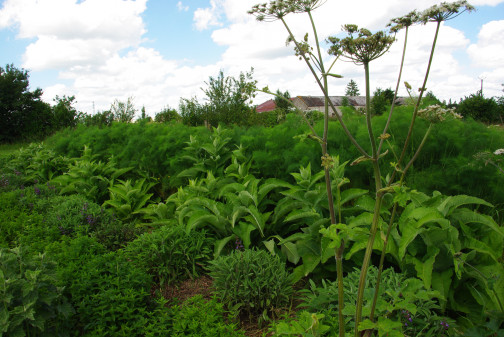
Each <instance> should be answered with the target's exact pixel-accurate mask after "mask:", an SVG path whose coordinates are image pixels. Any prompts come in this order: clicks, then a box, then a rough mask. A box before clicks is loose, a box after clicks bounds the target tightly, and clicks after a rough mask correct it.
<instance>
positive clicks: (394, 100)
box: [378, 27, 409, 155]
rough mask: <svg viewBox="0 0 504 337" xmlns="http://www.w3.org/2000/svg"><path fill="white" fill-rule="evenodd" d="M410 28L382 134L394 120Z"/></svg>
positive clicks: (379, 148) (405, 37) (406, 32)
mask: <svg viewBox="0 0 504 337" xmlns="http://www.w3.org/2000/svg"><path fill="white" fill-rule="evenodd" d="M408 28H409V27H406V31H405V34H404V45H403V52H402V57H401V66H400V67H399V75H398V76H397V83H396V88H395V91H394V99H393V100H392V104H391V106H390V112H389V115H388V118H387V123H386V124H385V127H384V128H383V132H382V134H385V133H387V130H388V128H389V126H390V121H391V120H392V113H393V112H394V107H395V102H396V99H397V93H398V92H399V86H400V85H401V77H402V71H403V68H404V60H405V58H406V45H407V44H408ZM384 140H385V139H383V138H382V139H381V140H380V145H378V155H380V152H381V148H382V145H383V141H384Z"/></svg>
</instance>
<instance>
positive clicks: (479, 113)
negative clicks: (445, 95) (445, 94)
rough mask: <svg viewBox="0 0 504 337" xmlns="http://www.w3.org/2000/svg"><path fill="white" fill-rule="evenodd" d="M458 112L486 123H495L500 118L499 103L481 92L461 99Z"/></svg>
mask: <svg viewBox="0 0 504 337" xmlns="http://www.w3.org/2000/svg"><path fill="white" fill-rule="evenodd" d="M457 113H459V114H461V115H462V116H464V117H471V118H474V119H475V120H479V121H481V122H484V123H493V122H497V121H499V120H500V118H499V117H500V108H499V104H498V103H497V102H496V101H495V99H493V98H485V97H484V96H483V95H481V94H480V93H479V92H478V93H476V94H472V95H470V96H469V97H465V98H464V99H463V100H460V103H459V105H458V107H457Z"/></svg>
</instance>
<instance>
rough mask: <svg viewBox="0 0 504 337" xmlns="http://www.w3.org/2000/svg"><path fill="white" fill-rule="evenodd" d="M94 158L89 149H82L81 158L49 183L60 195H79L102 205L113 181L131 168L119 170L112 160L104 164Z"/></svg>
mask: <svg viewBox="0 0 504 337" xmlns="http://www.w3.org/2000/svg"><path fill="white" fill-rule="evenodd" d="M95 157H96V156H95V155H93V154H92V153H91V149H90V148H89V147H84V152H83V154H82V157H80V158H77V159H75V160H74V162H73V163H72V164H71V165H69V167H68V171H67V172H65V173H64V174H63V175H61V176H58V177H56V178H54V179H53V180H52V181H51V182H52V183H54V184H56V185H57V186H59V187H60V188H61V191H60V192H61V194H72V193H79V194H82V195H83V196H85V197H86V198H87V199H88V200H91V201H94V202H97V203H103V202H104V201H105V200H106V198H107V195H108V192H109V190H108V189H109V187H113V185H114V181H115V179H117V178H118V177H120V176H121V175H123V174H124V173H126V172H128V171H130V170H131V168H121V169H119V168H117V167H116V164H115V162H114V160H113V159H111V160H109V161H108V162H106V163H104V162H101V161H96V160H95Z"/></svg>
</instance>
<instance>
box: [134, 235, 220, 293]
mask: <svg viewBox="0 0 504 337" xmlns="http://www.w3.org/2000/svg"><path fill="white" fill-rule="evenodd" d="M211 243H212V240H210V239H209V238H207V237H206V233H205V232H204V231H192V232H191V233H190V234H189V233H186V231H185V230H184V227H183V226H164V227H161V228H160V229H158V230H156V231H153V232H152V233H145V234H142V235H141V236H140V237H138V239H136V240H134V241H133V242H130V243H129V244H128V246H127V247H126V249H125V252H126V255H127V256H128V258H129V259H131V260H132V261H133V262H134V263H135V264H136V265H137V266H138V267H139V268H142V269H144V270H146V271H147V272H148V273H149V274H151V275H152V276H153V277H154V280H155V281H156V282H158V283H159V284H160V285H164V284H172V283H175V282H178V281H182V280H184V279H187V278H193V277H194V276H198V275H199V274H200V273H201V272H202V270H203V268H204V266H205V265H206V263H207V262H208V260H209V259H210V254H211V249H210V244H211Z"/></svg>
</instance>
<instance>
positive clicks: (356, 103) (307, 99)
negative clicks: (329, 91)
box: [256, 96, 404, 116]
mask: <svg viewBox="0 0 504 337" xmlns="http://www.w3.org/2000/svg"><path fill="white" fill-rule="evenodd" d="M345 97H346V96H329V99H330V100H331V102H332V103H333V105H334V107H335V108H336V110H337V111H338V113H339V114H341V107H342V106H343V99H344V98H345ZM346 98H347V99H348V103H347V104H348V106H352V107H354V108H355V109H359V108H363V109H364V108H365V107H366V97H365V96H349V97H346ZM291 100H292V103H293V104H294V106H296V107H297V108H298V109H299V110H301V111H312V110H318V111H322V112H323V111H324V105H325V99H324V96H296V97H293V98H291ZM396 104H397V105H402V104H404V98H402V97H398V98H397V100H396ZM275 108H276V105H275V101H273V100H272V99H270V100H269V101H266V102H264V103H262V104H260V105H258V106H257V107H256V110H257V112H266V111H271V110H274V109H275ZM331 115H332V116H334V114H331Z"/></svg>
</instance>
